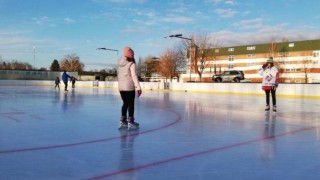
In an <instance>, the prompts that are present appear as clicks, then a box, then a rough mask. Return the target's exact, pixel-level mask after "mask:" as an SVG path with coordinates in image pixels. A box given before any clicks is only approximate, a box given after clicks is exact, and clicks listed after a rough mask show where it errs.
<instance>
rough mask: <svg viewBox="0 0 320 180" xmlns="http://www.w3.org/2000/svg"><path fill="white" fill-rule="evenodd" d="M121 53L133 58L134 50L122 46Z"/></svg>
mask: <svg viewBox="0 0 320 180" xmlns="http://www.w3.org/2000/svg"><path fill="white" fill-rule="evenodd" d="M123 55H124V56H125V57H128V58H134V52H133V50H132V49H131V48H130V47H127V46H126V47H124V48H123Z"/></svg>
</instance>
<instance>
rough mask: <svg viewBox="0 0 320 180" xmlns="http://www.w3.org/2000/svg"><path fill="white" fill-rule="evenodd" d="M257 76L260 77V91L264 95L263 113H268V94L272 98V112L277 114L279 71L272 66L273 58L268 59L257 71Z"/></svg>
mask: <svg viewBox="0 0 320 180" xmlns="http://www.w3.org/2000/svg"><path fill="white" fill-rule="evenodd" d="M259 74H260V75H261V76H262V90H264V91H265V93H266V108H265V111H270V92H271V96H272V105H273V107H272V110H273V112H277V99H276V90H277V88H278V84H279V70H278V68H277V67H275V66H274V62H273V58H272V57H270V58H269V59H268V60H267V63H266V64H264V65H263V66H262V67H261V68H260V69H259Z"/></svg>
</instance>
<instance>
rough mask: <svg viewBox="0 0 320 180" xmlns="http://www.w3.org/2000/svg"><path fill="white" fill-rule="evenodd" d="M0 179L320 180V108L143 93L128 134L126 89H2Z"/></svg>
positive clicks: (298, 102) (260, 99) (286, 101)
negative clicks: (123, 111)
mask: <svg viewBox="0 0 320 180" xmlns="http://www.w3.org/2000/svg"><path fill="white" fill-rule="evenodd" d="M0 99H1V100H0V179H1V180H16V179H18V180H20V179H23V180H25V179H27V180H29V179H30V180H40V179H41V180H43V179H50V180H51V179H54V180H56V179H57V180H64V179H116V180H117V179H121V180H122V179H128V180H130V179H137V180H140V179H141V180H198V179H202V180H204V179H205V180H207V179H208V180H212V179H227V180H229V179H231V180H232V179H236V180H239V179H241V180H242V179H243V180H244V179H250V180H251V179H259V180H260V179H268V180H271V179H272V180H274V179H275V180H277V179H279V180H296V179H297V180H299V179H302V180H318V179H320V141H319V140H320V122H319V121H320V118H319V107H320V102H319V100H314V99H301V98H280V97H278V99H277V100H278V103H277V104H278V112H277V113H276V114H274V113H272V112H270V113H265V112H264V108H265V99H264V96H238V95H219V94H201V93H199V94H196V93H183V92H165V91H143V94H142V96H141V97H140V98H138V99H136V104H135V105H136V108H135V117H136V121H137V122H139V123H140V125H141V127H140V130H139V131H130V132H128V131H126V130H122V131H119V130H118V129H117V128H118V123H119V118H120V108H121V105H122V101H121V99H120V95H119V93H118V91H117V90H113V89H103V88H79V87H77V88H76V89H74V90H71V88H69V92H67V93H65V92H64V91H63V89H61V91H60V92H59V91H58V90H55V89H54V88H53V87H40V86H39V87H37V86H0Z"/></svg>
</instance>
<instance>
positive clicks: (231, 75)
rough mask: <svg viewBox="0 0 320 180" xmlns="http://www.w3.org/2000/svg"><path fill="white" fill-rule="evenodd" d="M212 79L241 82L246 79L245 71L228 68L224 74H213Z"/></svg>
mask: <svg viewBox="0 0 320 180" xmlns="http://www.w3.org/2000/svg"><path fill="white" fill-rule="evenodd" d="M212 80H213V81H215V82H232V81H234V82H240V81H241V80H244V73H243V71H239V70H227V71H224V72H223V73H222V74H215V75H213V76H212Z"/></svg>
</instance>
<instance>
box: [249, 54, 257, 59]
mask: <svg viewBox="0 0 320 180" xmlns="http://www.w3.org/2000/svg"><path fill="white" fill-rule="evenodd" d="M247 57H248V58H254V57H256V55H255V54H248V55H247Z"/></svg>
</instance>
